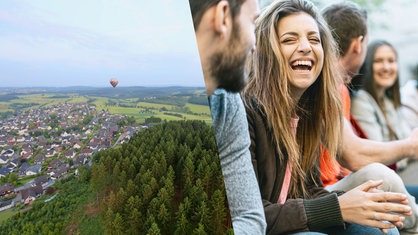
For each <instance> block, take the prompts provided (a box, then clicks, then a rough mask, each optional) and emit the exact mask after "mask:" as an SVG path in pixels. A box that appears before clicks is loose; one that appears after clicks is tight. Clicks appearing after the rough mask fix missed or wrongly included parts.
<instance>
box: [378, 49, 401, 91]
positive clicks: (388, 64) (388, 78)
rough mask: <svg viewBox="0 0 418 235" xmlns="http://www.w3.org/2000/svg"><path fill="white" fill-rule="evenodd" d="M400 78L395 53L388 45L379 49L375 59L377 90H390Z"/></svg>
mask: <svg viewBox="0 0 418 235" xmlns="http://www.w3.org/2000/svg"><path fill="white" fill-rule="evenodd" d="M397 77H398V61H397V59H396V54H395V51H394V50H393V48H392V47H390V46H388V45H382V46H380V47H379V48H377V50H376V52H375V54H374V58H373V80H374V83H375V85H376V87H377V88H381V89H384V90H386V89H388V88H389V87H391V86H393V84H394V83H395V81H396V79H397Z"/></svg>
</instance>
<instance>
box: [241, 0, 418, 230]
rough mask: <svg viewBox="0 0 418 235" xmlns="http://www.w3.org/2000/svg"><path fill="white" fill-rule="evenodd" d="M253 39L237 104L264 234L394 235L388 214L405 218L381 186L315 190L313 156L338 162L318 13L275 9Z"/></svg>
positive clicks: (332, 54)
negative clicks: (325, 154) (324, 152)
mask: <svg viewBox="0 0 418 235" xmlns="http://www.w3.org/2000/svg"><path fill="white" fill-rule="evenodd" d="M256 39H257V45H256V50H255V52H254V53H253V55H252V58H251V60H250V61H249V62H250V63H249V67H250V75H249V84H248V86H247V88H246V90H245V92H244V95H245V97H244V98H245V105H246V110H247V117H248V124H249V130H250V137H251V146H250V150H251V153H252V161H253V166H254V170H255V172H256V176H257V180H258V183H259V187H260V191H261V196H262V199H263V204H264V210H265V214H266V221H267V233H268V234H284V233H285V234H289V233H299V232H309V231H315V232H321V233H326V234H382V232H385V233H387V232H389V233H390V234H398V231H397V229H396V228H395V226H401V225H402V222H401V221H402V220H403V218H404V217H403V216H402V215H400V214H396V212H398V213H401V214H405V215H407V214H408V215H409V214H410V208H409V207H407V206H405V205H403V204H406V203H407V202H406V199H405V198H406V197H405V195H402V194H397V193H385V192H381V191H379V190H376V187H377V186H379V185H380V184H381V183H382V182H381V181H380V182H379V181H369V182H367V183H365V184H362V185H360V186H358V187H357V188H354V189H353V190H350V191H348V192H346V193H343V192H338V193H330V192H328V191H326V190H324V189H323V187H322V183H321V180H320V178H319V176H320V171H319V167H318V158H319V153H320V149H321V146H325V147H326V148H327V149H328V150H329V152H330V153H331V154H330V155H331V156H336V155H337V154H338V152H339V150H340V145H341V143H340V141H341V129H342V127H343V119H342V112H341V101H340V98H339V97H340V95H339V85H340V84H342V80H341V74H340V72H339V69H338V64H337V61H338V60H337V57H336V49H335V48H336V47H335V43H334V41H333V39H332V36H331V34H330V32H329V29H328V28H327V26H326V24H325V23H324V21H323V19H322V17H321V16H320V14H319V12H318V10H317V9H316V8H315V7H314V6H313V4H312V3H311V2H309V1H307V0H284V1H275V2H273V3H272V4H271V5H270V6H268V7H267V8H266V9H265V10H264V11H263V13H262V14H261V15H260V17H259V18H258V20H257V22H256ZM333 160H334V161H335V159H333ZM370 191H373V192H370ZM383 201H391V202H383ZM390 212H395V214H392V213H390ZM387 221H389V223H388V222H387Z"/></svg>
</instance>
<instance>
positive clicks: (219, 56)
mask: <svg viewBox="0 0 418 235" xmlns="http://www.w3.org/2000/svg"><path fill="white" fill-rule="evenodd" d="M239 31H240V29H239V27H238V24H236V23H235V24H234V30H233V32H232V36H231V40H230V47H229V48H228V50H226V51H223V52H218V53H216V54H215V55H213V57H212V59H211V73H212V74H211V75H212V76H213V77H214V78H215V79H216V82H217V85H218V88H223V89H225V90H227V91H230V92H240V91H241V90H242V89H244V87H245V85H246V84H247V80H246V73H245V66H246V65H245V63H246V61H247V56H248V52H247V51H246V50H244V49H243V47H244V45H242V44H241V43H240V42H241V41H240V37H239Z"/></svg>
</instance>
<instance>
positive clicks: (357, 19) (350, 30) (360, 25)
mask: <svg viewBox="0 0 418 235" xmlns="http://www.w3.org/2000/svg"><path fill="white" fill-rule="evenodd" d="M322 15H323V16H324V18H325V21H327V23H328V26H329V28H330V29H331V31H332V35H333V37H334V39H335V40H336V41H337V44H338V51H339V54H340V56H344V54H345V53H346V52H347V50H348V47H349V46H350V44H351V42H352V40H353V39H354V38H356V37H358V36H366V35H367V11H366V10H364V9H362V8H361V7H360V6H359V5H357V4H355V3H353V2H349V1H344V2H339V3H332V4H330V5H328V6H327V7H325V8H324V9H323V10H322Z"/></svg>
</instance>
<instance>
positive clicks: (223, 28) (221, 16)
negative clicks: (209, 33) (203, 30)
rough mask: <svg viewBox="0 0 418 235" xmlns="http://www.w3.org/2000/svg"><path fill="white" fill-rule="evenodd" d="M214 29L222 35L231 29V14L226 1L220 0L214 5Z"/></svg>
mask: <svg viewBox="0 0 418 235" xmlns="http://www.w3.org/2000/svg"><path fill="white" fill-rule="evenodd" d="M214 29H215V31H216V32H217V33H219V34H220V35H221V37H224V36H225V35H226V34H227V32H228V30H231V29H232V16H231V11H230V7H229V2H228V1H220V2H219V3H218V4H216V6H215V19H214Z"/></svg>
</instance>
